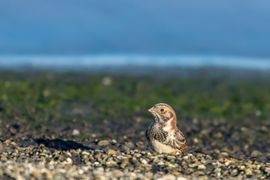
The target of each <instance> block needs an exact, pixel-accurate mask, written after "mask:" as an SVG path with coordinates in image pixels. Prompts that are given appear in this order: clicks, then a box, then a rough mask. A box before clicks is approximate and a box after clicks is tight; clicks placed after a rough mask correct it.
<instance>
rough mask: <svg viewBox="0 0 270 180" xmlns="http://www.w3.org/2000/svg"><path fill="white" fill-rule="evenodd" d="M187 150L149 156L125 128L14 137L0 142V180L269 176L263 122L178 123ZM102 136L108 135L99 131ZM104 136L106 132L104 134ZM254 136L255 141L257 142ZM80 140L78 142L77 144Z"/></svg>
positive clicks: (139, 136) (139, 135) (138, 135)
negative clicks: (87, 135)
mask: <svg viewBox="0 0 270 180" xmlns="http://www.w3.org/2000/svg"><path fill="white" fill-rule="evenodd" d="M183 128H185V132H186V134H187V137H188V142H189V144H190V148H189V149H188V150H187V151H186V152H185V153H184V154H183V155H178V156H172V155H166V154H157V153H154V152H151V151H150V150H149V148H148V146H147V144H146V142H145V137H144V132H143V131H137V130H136V129H125V130H123V132H124V131H125V132H126V133H127V134H126V135H125V136H121V137H117V136H116V135H114V134H111V136H112V137H114V138H102V137H104V134H103V135H102V133H101V134H90V136H92V138H89V139H83V140H82V139H80V138H76V136H79V133H80V131H79V130H78V129H74V130H73V131H72V132H71V133H73V134H72V136H74V137H73V138H72V137H70V139H64V138H54V135H51V136H47V137H43V138H37V139H34V138H31V137H30V136H28V137H25V136H23V137H16V138H14V139H13V138H10V139H5V140H2V142H1V146H0V150H1V155H0V160H1V162H0V177H2V178H16V179H19V178H26V179H30V178H37V179H42V178H46V179H47V178H48V179H66V178H71V177H72V178H99V179H110V178H112V177H115V178H120V177H121V178H124V179H129V178H134V179H136V178H139V179H152V178H155V179H156V178H167V179H174V178H176V177H177V178H188V179H189V178H194V177H198V178H209V177H210V178H211V177H212V178H226V179H227V178H241V179H242V178H251V179H268V178H270V152H269V147H270V146H269V145H270V141H269V138H268V139H267V138H265V139H263V138H261V136H264V137H269V130H270V125H269V124H267V123H266V124H261V125H257V126H256V127H254V126H251V125H249V124H246V125H245V126H239V127H237V126H235V125H228V124H227V123H222V122H221V121H217V122H211V123H210V122H209V123H206V122H203V123H201V122H200V121H198V120H191V121H189V122H187V121H184V123H183ZM105 133H108V132H105ZM107 135H109V134H107ZM258 138H259V140H260V141H258ZM78 139H80V140H78Z"/></svg>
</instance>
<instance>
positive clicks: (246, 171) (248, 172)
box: [245, 169, 253, 177]
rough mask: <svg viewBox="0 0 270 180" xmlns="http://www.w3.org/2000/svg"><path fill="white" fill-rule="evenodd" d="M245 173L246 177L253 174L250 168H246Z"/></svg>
mask: <svg viewBox="0 0 270 180" xmlns="http://www.w3.org/2000/svg"><path fill="white" fill-rule="evenodd" d="M245 174H246V175H247V177H251V176H252V175H253V172H252V170H251V169H246V170H245Z"/></svg>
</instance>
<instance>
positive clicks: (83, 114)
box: [0, 71, 270, 179]
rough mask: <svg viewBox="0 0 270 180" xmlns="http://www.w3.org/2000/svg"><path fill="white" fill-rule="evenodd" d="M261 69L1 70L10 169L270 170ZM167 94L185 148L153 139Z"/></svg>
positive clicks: (260, 173)
mask: <svg viewBox="0 0 270 180" xmlns="http://www.w3.org/2000/svg"><path fill="white" fill-rule="evenodd" d="M184 74H185V73H184ZM206 76H207V77H206ZM211 76H213V75H211ZM243 77H245V76H243ZM252 78H253V79H252V80H247V79H240V80H232V79H231V77H229V78H226V77H223V76H222V77H221V76H214V78H209V77H208V75H207V73H206V72H205V71H203V73H198V74H196V73H195V74H194V73H193V75H192V77H187V76H186V75H185V76H184V77H183V78H174V79H173V80H171V79H170V81H168V78H167V77H162V78H156V77H155V78H153V76H146V75H140V76H121V75H116V76H114V75H100V74H99V75H93V74H87V73H86V74H80V73H78V74H76V73H66V74H65V73H64V74H61V73H59V74H57V73H56V74H55V73H54V74H53V73H46V72H34V73H30V74H28V73H25V72H23V73H10V72H0V178H1V179H71V178H73V179H93V178H96V179H116V178H122V179H153V178H154V179H158V178H162V179H176V178H178V179H198V178H200V179H208V178H210V179H211V178H212V179H247V178H249V179H270V138H269V137H270V115H269V110H270V104H269V102H270V95H269V90H270V83H269V80H267V78H266V80H265V79H260V80H258V79H256V78H255V77H253V76H252ZM162 100H167V101H165V102H166V103H169V104H171V105H172V106H173V107H175V108H176V111H177V112H178V115H179V112H180V111H181V114H180V115H181V116H180V115H179V116H178V117H180V118H179V120H178V126H179V128H180V129H181V130H183V132H184V134H185V136H186V138H187V141H188V144H189V148H188V150H187V151H186V152H185V153H184V154H182V155H178V156H172V155H166V154H157V153H154V152H152V151H151V150H150V149H149V147H148V145H147V143H146V138H145V130H146V128H147V126H148V125H149V123H150V120H151V119H153V118H152V117H151V115H150V114H148V113H147V108H149V107H150V106H152V105H153V104H155V103H157V102H159V101H162ZM112 104H113V106H112ZM182 112H183V113H182Z"/></svg>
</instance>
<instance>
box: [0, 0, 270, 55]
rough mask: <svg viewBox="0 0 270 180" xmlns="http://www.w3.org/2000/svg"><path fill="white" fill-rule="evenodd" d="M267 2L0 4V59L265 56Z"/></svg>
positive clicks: (33, 0)
mask: <svg viewBox="0 0 270 180" xmlns="http://www.w3.org/2000/svg"><path fill="white" fill-rule="evenodd" d="M269 49H270V1H269V0H256V1H254V0H238V1H229V0H219V1H217V0H204V1H198V0H188V1H182V0H166V1H164V0H147V1H146V0H114V1H110V0H95V1H94V0H23V1H22V0H2V1H0V55H3V54H4V55H5V54H9V55H14V54H16V55H17V54H45V55H48V54H49V55H50V54H58V55H69V54H72V55H76V54H78V55H81V54H181V55H183V54H184V55H185V54H188V55H222V56H241V57H242V56H243V57H261V58H270V50H269Z"/></svg>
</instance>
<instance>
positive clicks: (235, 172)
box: [231, 169, 238, 177]
mask: <svg viewBox="0 0 270 180" xmlns="http://www.w3.org/2000/svg"><path fill="white" fill-rule="evenodd" d="M231 175H232V176H233V177H235V176H237V175H238V170H237V169H233V170H232V172H231Z"/></svg>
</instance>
